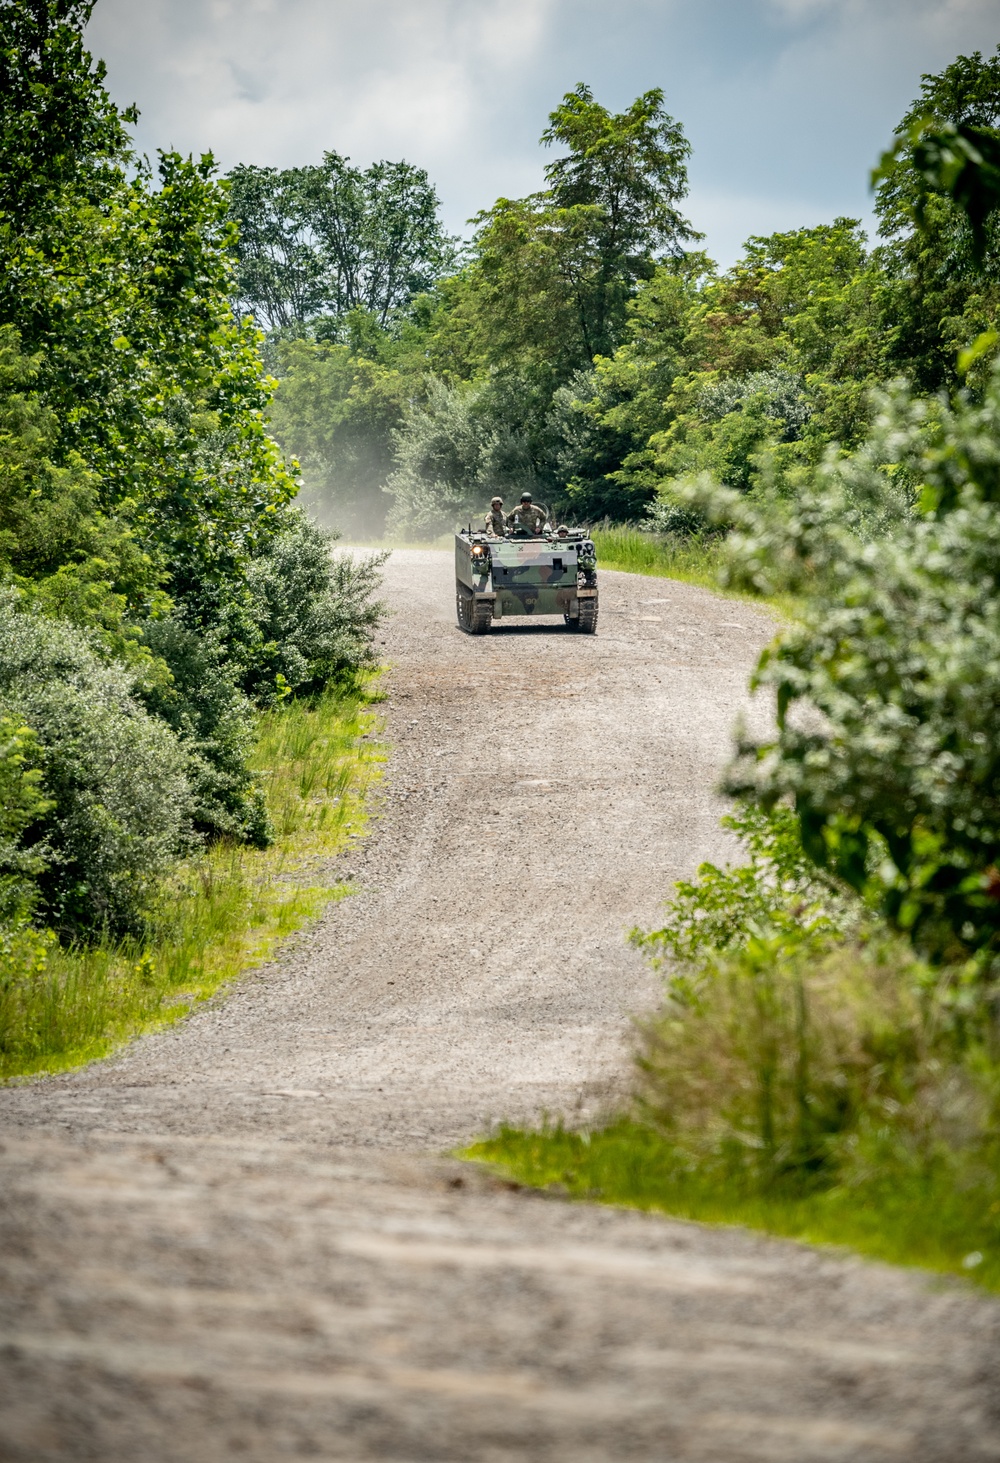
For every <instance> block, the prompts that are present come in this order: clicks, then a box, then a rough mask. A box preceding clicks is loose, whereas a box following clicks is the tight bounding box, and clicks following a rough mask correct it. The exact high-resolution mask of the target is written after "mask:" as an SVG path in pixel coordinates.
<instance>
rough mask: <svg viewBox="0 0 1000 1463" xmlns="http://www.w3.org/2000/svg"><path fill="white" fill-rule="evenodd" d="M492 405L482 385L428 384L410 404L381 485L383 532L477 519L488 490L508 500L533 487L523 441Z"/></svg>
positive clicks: (416, 532) (439, 529) (427, 533)
mask: <svg viewBox="0 0 1000 1463" xmlns="http://www.w3.org/2000/svg"><path fill="white" fill-rule="evenodd" d="M495 407H496V397H495V395H494V394H493V392H491V391H490V389H489V387H488V386H481V387H472V388H469V387H466V388H461V387H449V386H447V385H445V383H444V382H442V381H435V380H431V381H430V382H429V383H428V387H427V400H426V403H425V404H424V405H423V406H421V407H416V408H414V410H413V411H412V412H411V414H410V417H409V420H408V421H407V423H406V425H405V427H403V428H402V430H401V431H400V433H399V436H398V439H397V442H398V446H397V452H398V462H399V466H398V467H397V469H396V471H395V472H394V473H393V475H392V477H390V479H389V481H388V484H387V486H388V489H389V491H390V492H391V493H392V495H393V498H394V500H395V502H394V506H393V508H392V511H391V513H390V515H389V527H390V529H391V530H394V531H396V532H399V533H402V534H406V535H412V536H414V537H419V536H424V537H430V538H433V537H435V536H436V535H437V534H440V533H444V532H447V531H450V530H451V529H453V528H454V527H455V525H456V523H458V522H460V521H461V520H463V519H466V518H468V517H470V516H475V517H477V518H481V517H482V512H483V508H482V505H483V503H488V502H489V500H490V498H491V497H492V496H493V494H494V493H499V494H500V495H501V496H502V497H508V498H510V497H513V496H516V494H517V493H519V492H520V491H521V490H522V489H523V488H525V487H528V488H529V490H533V481H534V469H533V464H532V460H531V453H530V448H529V446H528V443H527V441H526V439H525V437H524V436H523V434H521V433H518V432H517V431H515V430H512V429H511V428H510V427H509V426H508V425H507V423H506V422H505V421H504V420H503V415H502V414H501V413H498V412H497V411H496V409H495Z"/></svg>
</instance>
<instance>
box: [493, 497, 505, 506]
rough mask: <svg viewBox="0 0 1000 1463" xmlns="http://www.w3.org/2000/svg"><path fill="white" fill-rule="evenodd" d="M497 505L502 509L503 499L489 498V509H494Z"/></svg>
mask: <svg viewBox="0 0 1000 1463" xmlns="http://www.w3.org/2000/svg"><path fill="white" fill-rule="evenodd" d="M498 504H499V506H500V507H501V508H502V507H503V499H502V498H500V497H496V498H491V499H490V507H491V508H496V507H497V505H498Z"/></svg>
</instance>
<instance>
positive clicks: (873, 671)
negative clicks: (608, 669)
mask: <svg viewBox="0 0 1000 1463" xmlns="http://www.w3.org/2000/svg"><path fill="white" fill-rule="evenodd" d="M998 440H1000V372H997V371H995V372H994V374H993V377H992V379H991V382H990V384H989V385H988V387H987V389H986V392H985V395H984V397H983V400H982V401H981V402H978V403H977V402H975V401H973V400H970V399H969V398H967V397H966V398H959V399H958V400H957V401H956V402H955V404H954V405H949V404H948V403H946V402H945V401H943V400H942V401H939V402H937V403H935V404H934V407H933V410H929V409H928V407H927V406H926V404H925V403H923V402H921V401H919V400H915V399H914V398H913V397H912V396H911V395H910V393H909V392H907V391H906V390H904V389H903V388H900V389H898V390H897V392H896V393H895V394H894V395H893V396H892V397H890V398H888V399H886V400H885V402H884V404H883V408H882V417H881V420H880V422H879V425H878V431H877V433H876V435H875V438H874V439H873V443H872V444H871V447H870V448H869V451H868V452H867V453H864V454H860V455H859V457H858V458H857V459H854V460H848V461H842V462H838V461H835V460H831V461H830V462H829V463H828V464H827V465H826V468H825V470H824V473H823V474H822V475H821V478H820V482H819V484H818V485H817V488H816V490H815V491H814V492H813V493H812V494H811V496H810V497H809V498H808V500H807V501H806V502H805V503H803V504H802V505H801V507H800V508H798V509H797V511H796V512H794V513H791V514H787V513H780V512H774V511H773V510H772V511H767V510H765V509H763V508H762V509H760V510H759V511H758V510H755V508H754V505H752V504H747V505H745V507H744V509H743V510H742V516H741V510H740V507H739V504H733V502H732V501H731V500H730V505H729V506H730V511H731V512H732V513H733V516H734V517H737V518H738V519H739V521H740V522H741V528H742V531H741V533H740V535H739V536H738V537H737V538H735V539H734V540H733V542H732V550H733V554H734V558H735V560H736V562H737V564H742V567H743V572H744V573H747V574H749V575H751V576H756V578H757V582H758V583H760V582H761V573H762V571H763V572H764V573H766V572H768V571H767V569H766V568H765V565H767V564H770V565H772V566H773V565H775V564H777V565H778V566H785V568H786V579H791V580H792V581H794V582H798V583H800V584H804V583H806V582H808V583H809V584H810V586H811V592H810V596H809V599H808V601H807V602H806V604H805V606H804V607H803V610H802V612H801V617H800V622H799V623H798V624H797V625H796V626H795V627H794V628H792V629H791V630H789V631H788V632H787V633H786V634H785V635H784V636H783V637H782V638H781V640H780V641H779V642H778V643H777V645H776V646H774V647H773V648H771V649H769V650H768V651H767V652H765V655H764V657H763V659H762V661H761V664H760V667H759V669H758V672H757V676H756V683H757V684H758V685H766V686H768V687H771V688H773V690H774V692H775V694H776V697H777V711H778V733H777V737H776V738H775V739H774V740H768V741H767V742H765V743H761V744H757V743H755V742H754V741H753V740H752V739H746V740H745V741H744V743H743V745H742V747H741V755H740V760H739V761H738V762H737V764H736V766H735V767H734V769H733V771H732V773H731V776H730V786H731V788H733V789H734V790H737V791H739V792H741V793H742V794H743V795H744V796H749V797H753V798H755V799H758V800H760V801H762V802H763V803H764V805H765V806H773V805H774V804H775V803H776V802H777V801H779V800H781V799H783V798H789V797H790V798H791V799H792V800H793V801H794V805H795V809H796V813H797V816H798V818H799V822H800V825H801V828H802V836H803V841H804V845H805V847H806V849H807V850H808V852H809V853H810V855H811V856H812V857H813V858H814V859H815V860H816V861H817V863H819V864H821V865H824V866H827V867H829V868H830V869H832V870H833V871H835V872H836V873H837V875H838V876H839V877H841V878H843V879H845V880H846V881H847V882H848V883H850V884H851V885H853V886H854V887H855V888H857V889H858V890H860V891H862V892H863V893H864V894H865V895H866V897H867V898H869V899H870V900H873V901H876V902H877V903H878V904H879V905H880V907H881V908H882V909H883V910H884V912H885V913H886V915H887V916H888V917H889V918H890V919H891V920H892V921H894V922H895V923H896V924H897V925H898V926H899V927H900V928H902V929H904V930H907V931H909V932H910V933H911V934H912V935H913V936H914V938H915V939H916V940H917V942H918V944H919V945H920V947H921V948H923V949H924V950H925V951H927V952H928V953H929V954H932V955H934V956H935V957H938V958H940V957H947V958H948V959H953V960H954V959H961V958H962V957H963V953H965V954H968V953H971V952H975V951H978V952H980V955H981V956H982V958H984V959H992V957H993V952H994V951H995V950H996V948H997V941H998V935H1000V901H998V900H997V897H996V894H995V892H994V885H995V883H996V865H997V863H998V861H1000V807H998V805H997V800H996V789H997V786H998V767H997V764H996V737H995V735H994V731H995V727H996V724H997V717H998V715H1000V676H998V674H997V671H996V667H997V665H998V664H1000V620H998V611H997V605H998V603H1000V599H998V564H997V548H996V546H997V543H998V541H1000V521H998V511H1000V458H998V452H997V442H998ZM879 459H881V462H882V463H883V464H885V466H884V467H881V468H880V467H879V465H878V462H879ZM899 477H902V481H903V484H915V485H916V487H917V489H918V492H919V497H920V502H921V507H922V512H920V513H912V512H908V511H906V506H905V498H907V497H910V496H911V492H909V491H907V492H904V493H901V492H900V489H899V487H898V485H897V479H898V478H899ZM901 499H902V500H903V501H901ZM873 521H874V525H875V531H874V532H873V531H872V523H873ZM887 526H891V532H886V527H887ZM803 713H805V714H803ZM817 713H818V715H817Z"/></svg>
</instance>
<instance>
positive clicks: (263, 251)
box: [228, 152, 455, 330]
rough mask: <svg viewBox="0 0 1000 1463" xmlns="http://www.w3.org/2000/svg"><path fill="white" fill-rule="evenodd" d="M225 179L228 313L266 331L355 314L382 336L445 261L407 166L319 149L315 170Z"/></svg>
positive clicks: (445, 247)
mask: <svg viewBox="0 0 1000 1463" xmlns="http://www.w3.org/2000/svg"><path fill="white" fill-rule="evenodd" d="M228 178H229V184H230V216H231V217H232V218H233V220H234V221H235V222H236V224H237V226H238V238H237V242H236V259H237V268H236V289H235V296H236V302H237V308H238V309H239V310H241V311H248V312H249V313H251V314H252V315H253V316H254V317H255V319H256V320H257V321H258V323H259V324H260V325H262V326H263V327H264V328H265V329H267V330H277V329H282V328H286V327H289V326H292V325H303V324H305V323H306V322H308V321H310V320H314V319H315V318H316V317H319V316H323V315H329V316H332V317H333V319H334V320H337V321H339V320H341V319H343V317H344V316H345V315H347V314H349V313H350V312H351V311H354V310H365V311H368V312H369V313H370V314H372V315H373V316H374V317H375V319H376V320H377V321H378V323H379V325H380V326H381V327H382V328H383V329H384V328H385V327H386V326H387V325H388V324H389V322H390V321H391V320H392V319H393V318H394V317H395V316H396V314H397V313H398V312H399V311H400V310H402V309H403V308H404V307H405V306H406V305H407V304H408V303H409V301H410V300H411V299H412V298H413V297H414V296H415V295H418V294H420V293H422V292H423V291H425V290H427V289H428V288H429V287H430V286H431V284H432V283H433V282H434V280H435V279H437V278H439V277H440V275H442V274H443V273H445V272H446V270H447V269H448V268H449V267H450V265H451V264H452V261H453V258H454V252H455V250H454V241H453V240H452V239H450V238H449V237H448V236H447V235H446V234H445V232H444V230H443V228H442V226H441V221H440V218H439V216H438V210H439V203H438V198H437V194H436V193H435V191H434V189H433V187H432V186H431V183H430V181H429V180H428V177H427V174H426V172H425V171H424V170H423V169H422V168H417V167H414V166H413V165H412V164H410V163H407V162H395V163H394V162H386V161H384V160H383V161H382V162H377V163H372V165H371V166H370V167H368V168H364V169H362V168H357V167H351V166H350V160H349V159H348V158H345V157H341V156H340V154H339V153H336V152H327V153H324V154H323V161H322V163H319V164H315V165H310V166H305V167H300V168H288V169H284V170H278V169H276V168H260V167H251V166H240V167H237V168H234V169H233V171H232V172H231V173H230V174H229V175H228Z"/></svg>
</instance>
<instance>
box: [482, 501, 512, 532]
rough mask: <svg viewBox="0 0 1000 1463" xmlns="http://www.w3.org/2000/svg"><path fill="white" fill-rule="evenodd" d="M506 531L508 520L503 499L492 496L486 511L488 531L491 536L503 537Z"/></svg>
mask: <svg viewBox="0 0 1000 1463" xmlns="http://www.w3.org/2000/svg"><path fill="white" fill-rule="evenodd" d="M506 531H507V520H506V518H505V517H504V511H503V499H502V498H491V499H490V506H489V509H488V510H487V513H486V532H487V533H488V534H489V535H490V537H491V538H503V536H504V534H505V533H506Z"/></svg>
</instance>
